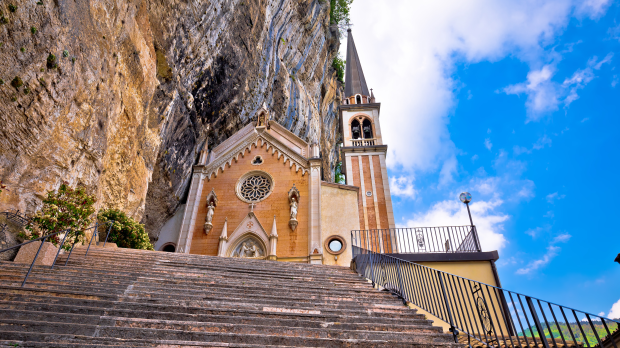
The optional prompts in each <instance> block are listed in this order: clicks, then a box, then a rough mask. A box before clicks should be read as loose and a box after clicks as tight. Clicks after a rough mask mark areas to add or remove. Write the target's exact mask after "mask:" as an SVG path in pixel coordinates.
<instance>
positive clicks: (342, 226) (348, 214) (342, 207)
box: [321, 182, 360, 267]
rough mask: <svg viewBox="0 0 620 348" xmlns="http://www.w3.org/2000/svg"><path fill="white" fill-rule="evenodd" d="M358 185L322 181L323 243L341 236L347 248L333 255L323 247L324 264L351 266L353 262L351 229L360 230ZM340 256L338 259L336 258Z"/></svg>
mask: <svg viewBox="0 0 620 348" xmlns="http://www.w3.org/2000/svg"><path fill="white" fill-rule="evenodd" d="M358 191H359V189H358V188H357V187H353V186H348V185H338V184H331V183H325V182H324V183H322V185H321V243H323V244H325V242H326V241H327V242H328V241H329V240H328V239H329V237H331V236H339V237H341V238H342V239H344V241H345V244H346V245H345V250H344V251H343V252H342V253H341V254H339V255H332V254H331V253H330V252H329V250H328V249H327V248H326V247H325V246H324V245H322V247H323V264H325V265H338V266H343V267H349V265H350V264H351V256H352V248H351V230H359V229H360V223H359V221H360V220H359V210H358V203H357V202H358V198H357V196H358ZM334 256H338V260H336V259H335V258H334Z"/></svg>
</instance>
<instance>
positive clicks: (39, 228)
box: [22, 183, 96, 245]
mask: <svg viewBox="0 0 620 348" xmlns="http://www.w3.org/2000/svg"><path fill="white" fill-rule="evenodd" d="M95 202H96V199H95V197H94V196H93V195H90V194H88V193H87V192H86V189H85V188H84V187H82V186H78V187H77V188H72V187H70V186H69V185H68V184H67V183H62V184H61V185H60V187H59V188H58V191H49V192H48V193H47V197H46V198H45V199H43V208H41V210H39V211H37V212H36V213H35V214H34V216H33V217H32V219H31V220H30V221H29V223H28V225H27V226H26V229H27V230H28V231H29V232H30V235H29V236H22V237H24V238H27V239H31V240H32V239H37V238H39V237H42V236H44V235H46V234H50V233H55V232H60V231H63V230H67V229H69V230H71V234H70V235H69V236H68V238H67V240H66V242H65V243H66V245H67V244H70V243H72V242H73V241H75V240H76V238H77V240H78V241H81V240H82V239H83V237H84V235H85V232H84V231H85V229H87V228H88V227H89V226H90V224H91V222H92V218H91V216H92V215H93V213H94V212H95V208H94V207H93V205H94V204H95ZM61 237H62V234H60V235H59V234H57V235H55V236H53V237H52V238H51V239H50V240H49V241H50V242H52V243H54V245H58V243H59V242H60V238H61Z"/></svg>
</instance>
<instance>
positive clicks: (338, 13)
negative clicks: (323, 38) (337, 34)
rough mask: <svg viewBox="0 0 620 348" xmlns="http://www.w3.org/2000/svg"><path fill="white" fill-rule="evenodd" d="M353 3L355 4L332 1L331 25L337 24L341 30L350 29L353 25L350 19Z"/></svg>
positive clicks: (348, 1) (341, 0)
mask: <svg viewBox="0 0 620 348" xmlns="http://www.w3.org/2000/svg"><path fill="white" fill-rule="evenodd" d="M351 3H353V0H330V1H329V5H330V10H331V11H330V13H329V14H330V16H329V21H330V23H331V24H337V25H338V28H339V29H341V30H342V29H344V28H346V27H348V26H349V25H350V24H351V19H350V18H349V14H350V12H351Z"/></svg>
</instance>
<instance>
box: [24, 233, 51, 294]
mask: <svg viewBox="0 0 620 348" xmlns="http://www.w3.org/2000/svg"><path fill="white" fill-rule="evenodd" d="M45 241H47V237H45V238H43V240H42V241H41V245H39V250H37V254H36V255H35V256H34V259H33V260H32V263H31V264H30V268H29V269H28V273H26V277H25V278H24V281H23V282H22V288H23V287H24V284H26V280H27V279H28V276H29V275H30V271H32V267H34V263H35V262H37V257H39V253H40V252H41V248H43V243H45Z"/></svg>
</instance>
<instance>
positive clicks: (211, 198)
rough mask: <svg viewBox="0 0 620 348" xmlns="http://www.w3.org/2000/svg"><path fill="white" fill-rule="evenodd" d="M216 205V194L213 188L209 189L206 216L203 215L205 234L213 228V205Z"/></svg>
mask: <svg viewBox="0 0 620 348" xmlns="http://www.w3.org/2000/svg"><path fill="white" fill-rule="evenodd" d="M216 206H217V196H216V195H215V190H214V189H211V192H210V193H209V195H207V216H206V217H205V224H204V230H205V234H209V232H210V231H211V230H212V229H213V215H214V214H215V207H216Z"/></svg>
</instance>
